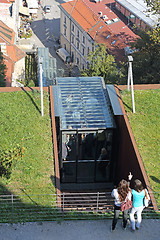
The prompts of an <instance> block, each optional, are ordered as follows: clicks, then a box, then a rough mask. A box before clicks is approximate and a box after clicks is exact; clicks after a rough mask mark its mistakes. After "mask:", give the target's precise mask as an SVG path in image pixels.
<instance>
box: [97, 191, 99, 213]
mask: <svg viewBox="0 0 160 240" xmlns="http://www.w3.org/2000/svg"><path fill="white" fill-rule="evenodd" d="M98 203H99V192H97V212H98Z"/></svg>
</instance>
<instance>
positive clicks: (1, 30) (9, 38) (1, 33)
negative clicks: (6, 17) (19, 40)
mask: <svg viewBox="0 0 160 240" xmlns="http://www.w3.org/2000/svg"><path fill="white" fill-rule="evenodd" d="M0 38H1V39H3V40H5V41H6V42H7V43H11V44H13V43H14V40H15V32H14V31H13V30H12V29H11V28H9V27H8V26H7V25H6V24H5V23H3V22H2V21H1V20H0ZM1 39H0V42H1Z"/></svg>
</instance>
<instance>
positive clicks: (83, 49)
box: [82, 47, 85, 56]
mask: <svg viewBox="0 0 160 240" xmlns="http://www.w3.org/2000/svg"><path fill="white" fill-rule="evenodd" d="M84 51H85V48H84V47H83V48H82V54H83V56H84Z"/></svg>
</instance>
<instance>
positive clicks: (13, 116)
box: [0, 90, 55, 206]
mask: <svg viewBox="0 0 160 240" xmlns="http://www.w3.org/2000/svg"><path fill="white" fill-rule="evenodd" d="M40 99H41V97H40V92H39V91H37V90H34V91H28V92H25V91H20V92H11V93H0V113H1V114H0V129H1V131H0V151H1V152H3V151H6V150H7V151H12V150H13V149H15V148H17V147H20V148H21V149H23V156H22V157H20V158H19V159H18V160H16V161H15V162H13V164H12V171H11V174H10V175H9V176H7V177H6V176H5V175H2V176H0V181H1V185H0V194H1V195H2V194H4V193H7V191H8V192H10V193H13V194H17V195H21V196H22V197H21V201H22V202H23V201H25V203H26V202H28V203H30V202H31V201H30V197H26V196H29V195H32V194H54V193H55V186H54V184H53V183H52V180H51V179H53V178H52V177H51V176H52V175H54V165H53V147H52V132H51V120H50V114H49V96H48V93H47V92H44V116H43V117H42V116H41V113H40V111H41V102H40ZM23 195H24V196H25V197H24V199H23ZM36 204H43V206H49V203H48V200H47V198H45V199H42V198H41V197H39V198H37V200H36Z"/></svg>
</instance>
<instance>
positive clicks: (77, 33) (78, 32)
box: [77, 30, 79, 38]
mask: <svg viewBox="0 0 160 240" xmlns="http://www.w3.org/2000/svg"><path fill="white" fill-rule="evenodd" d="M77 37H78V38H79V30H77Z"/></svg>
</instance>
